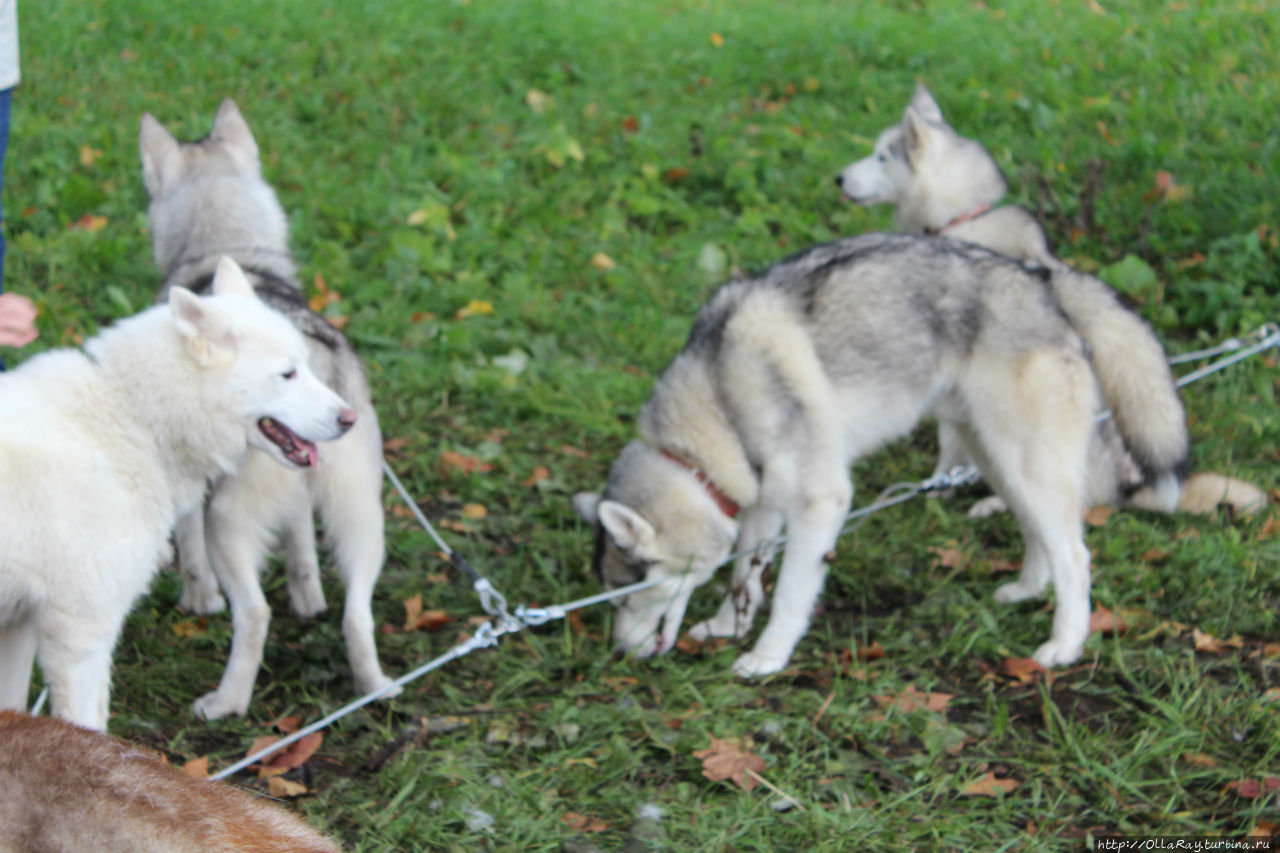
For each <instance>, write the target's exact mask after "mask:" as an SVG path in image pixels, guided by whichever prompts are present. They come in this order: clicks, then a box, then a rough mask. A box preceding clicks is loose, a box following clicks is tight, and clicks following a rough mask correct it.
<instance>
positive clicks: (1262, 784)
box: [1223, 776, 1280, 800]
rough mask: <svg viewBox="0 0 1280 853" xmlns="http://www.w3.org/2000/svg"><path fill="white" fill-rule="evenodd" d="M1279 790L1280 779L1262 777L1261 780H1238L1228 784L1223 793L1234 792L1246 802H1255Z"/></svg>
mask: <svg viewBox="0 0 1280 853" xmlns="http://www.w3.org/2000/svg"><path fill="white" fill-rule="evenodd" d="M1277 788H1280V779H1277V778H1276V777H1274V776H1263V777H1262V778H1261V779H1240V780H1239V781H1236V782H1228V783H1227V785H1226V787H1224V788H1223V791H1234V792H1235V793H1236V794H1237V795H1238V796H1241V797H1244V798H1245V799H1246V800H1256V799H1258V798H1259V797H1262V796H1265V795H1266V794H1270V793H1271V792H1272V791H1274V790H1276V789H1277Z"/></svg>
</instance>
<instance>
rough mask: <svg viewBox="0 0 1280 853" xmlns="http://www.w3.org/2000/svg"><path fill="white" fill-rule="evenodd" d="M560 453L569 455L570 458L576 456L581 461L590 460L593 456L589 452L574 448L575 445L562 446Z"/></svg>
mask: <svg viewBox="0 0 1280 853" xmlns="http://www.w3.org/2000/svg"><path fill="white" fill-rule="evenodd" d="M560 452H561V453H567V454H569V455H570V456H576V457H578V458H579V459H589V458H590V456H591V454H589V453H587V451H585V450H580V449H579V448H577V447H574V446H573V445H570V444H562V445H560Z"/></svg>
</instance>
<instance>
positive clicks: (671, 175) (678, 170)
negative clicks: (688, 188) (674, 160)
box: [662, 166, 689, 184]
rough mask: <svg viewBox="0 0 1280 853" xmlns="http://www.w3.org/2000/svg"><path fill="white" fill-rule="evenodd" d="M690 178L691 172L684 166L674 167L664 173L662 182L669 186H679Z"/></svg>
mask: <svg viewBox="0 0 1280 853" xmlns="http://www.w3.org/2000/svg"><path fill="white" fill-rule="evenodd" d="M687 177H689V170H688V169H686V168H684V167H683V166H672V167H671V168H670V169H667V171H665V172H663V173H662V180H663V181H665V182H667V183H668V184H678V183H680V182H681V181H683V180H684V179H685V178H687Z"/></svg>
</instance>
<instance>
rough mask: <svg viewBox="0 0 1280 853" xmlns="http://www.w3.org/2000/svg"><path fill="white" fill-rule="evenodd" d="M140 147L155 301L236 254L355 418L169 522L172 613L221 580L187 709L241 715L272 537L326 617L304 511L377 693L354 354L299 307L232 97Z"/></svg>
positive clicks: (244, 472) (201, 603) (368, 468)
mask: <svg viewBox="0 0 1280 853" xmlns="http://www.w3.org/2000/svg"><path fill="white" fill-rule="evenodd" d="M140 149H141V154H142V176H143V180H144V182H145V183H146V187H147V193H148V194H149V195H150V197H151V206H150V209H149V210H148V220H149V222H150V226H151V240H152V247H153V249H154V251H155V259H156V264H157V265H158V266H159V267H160V269H161V270H162V271H163V273H164V286H163V287H162V288H161V290H160V296H161V298H163V297H164V294H166V293H168V292H169V291H170V290H171V289H172V288H174V287H187V288H190V289H192V290H195V291H197V292H199V291H200V290H201V289H203V288H205V287H207V286H208V281H209V271H210V270H211V269H212V268H213V263H214V260H215V259H216V258H217V257H218V256H219V255H220V254H227V255H230V256H232V257H234V258H236V259H237V260H238V261H239V262H240V264H241V265H242V266H243V267H244V269H245V272H246V273H247V274H248V276H249V278H250V280H251V281H252V283H253V287H254V289H255V290H256V291H257V293H258V295H259V296H260V297H261V298H262V299H263V300H264V301H266V302H267V304H269V305H271V306H273V307H274V308H276V309H277V310H279V311H280V312H281V313H283V314H285V315H286V316H287V317H288V318H289V319H290V320H292V321H293V323H294V325H296V326H297V327H298V329H299V330H301V331H302V333H303V334H304V335H305V337H306V341H307V347H308V351H309V353H310V355H309V362H310V365H311V369H312V370H313V371H315V373H316V375H317V376H319V377H320V378H321V380H322V381H323V382H325V383H326V384H327V385H329V387H331V388H333V389H334V390H336V391H337V392H338V393H340V394H342V395H343V397H345V398H346V399H347V400H349V401H350V402H351V405H352V406H354V407H355V410H356V411H357V412H358V413H359V420H358V422H357V424H356V426H355V428H354V429H353V430H352V431H351V435H350V436H348V437H347V438H346V440H344V441H342V442H338V443H336V444H333V445H330V446H326V447H324V448H323V449H322V450H321V451H320V452H318V453H313V454H311V456H310V457H309V460H308V465H307V466H306V467H307V470H306V471H305V473H296V472H291V471H286V470H284V469H282V468H280V467H279V466H278V465H272V464H271V463H270V461H269V460H268V459H267V458H266V457H265V456H263V455H261V454H249V456H248V457H247V458H246V459H245V462H244V465H243V466H242V467H241V468H240V469H239V470H238V471H237V472H235V474H234V475H228V476H224V477H222V478H221V479H220V480H218V482H217V483H216V484H214V486H213V488H212V491H211V493H210V495H209V500H208V503H207V506H206V508H205V511H204V513H203V514H201V513H199V512H197V513H193V514H191V515H189V516H187V517H186V518H184V519H183V521H182V523H181V524H180V525H179V527H178V533H177V536H176V541H177V547H178V558H179V563H180V565H181V567H182V575H183V592H182V601H181V604H182V607H184V608H185V609H187V610H191V611H193V612H196V613H214V612H216V611H218V610H221V609H222V607H223V602H222V597H221V596H220V595H219V594H218V584H221V586H222V589H223V590H224V591H225V592H226V594H227V597H228V598H229V599H230V601H231V621H232V627H233V630H234V634H233V638H232V642H231V659H230V660H229V661H228V663H227V669H226V672H225V673H224V674H223V676H222V682H221V684H219V685H218V689H217V691H215V692H213V693H210V694H208V695H206V696H203V697H201V698H200V699H199V700H198V701H197V702H196V703H195V711H196V713H197V714H199V715H200V716H202V717H204V718H206V719H210V720H213V719H217V718H218V717H222V716H225V715H226V714H230V713H234V714H241V715H243V714H244V713H245V712H246V711H247V710H248V708H249V699H250V697H251V696H252V693H253V683H254V680H255V678H256V677H257V674H258V668H259V666H260V665H261V663H262V648H263V644H264V643H265V642H266V638H267V624H268V620H269V619H270V616H271V611H270V608H269V607H268V606H267V601H266V598H265V596H263V594H262V587H261V584H260V583H259V579H258V573H259V572H260V571H261V569H262V567H263V563H264V561H265V559H266V557H267V552H268V549H269V546H270V544H271V541H272V539H273V538H274V537H275V536H276V535H277V534H278V535H280V536H281V538H282V539H283V541H284V547H285V565H286V569H287V572H288V589H289V601H290V603H291V604H292V606H293V609H294V611H295V612H296V613H297V614H298V615H299V616H302V617H310V616H315V615H316V614H318V613H320V612H321V611H323V610H324V609H325V601H324V592H323V590H322V589H321V586H320V567H319V562H318V560H317V557H316V533H315V521H314V518H313V515H312V513H313V511H314V510H319V512H320V517H321V519H322V520H323V522H324V529H325V534H326V537H327V539H328V540H329V541H330V542H331V543H332V548H333V554H334V557H335V559H336V561H337V563H338V567H339V569H340V571H341V573H342V576H343V579H344V580H345V581H346V585H347V594H346V607H345V610H344V614H343V619H342V631H343V635H344V637H345V638H346V643H347V656H348V659H349V660H350V663H351V669H352V672H353V673H354V676H355V682H356V687H357V689H358V690H360V691H361V692H370V691H374V690H378V689H381V688H383V687H385V686H387V685H388V684H390V682H391V679H389V678H387V677H386V676H385V675H383V673H382V668H381V666H380V665H379V663H378V652H377V648H376V646H375V645H374V638H373V613H372V611H371V610H370V600H371V598H372V596H373V586H374V583H375V581H377V579H378V574H379V573H380V572H381V571H382V561H383V556H384V543H383V515H382V439H381V436H380V433H379V430H378V418H377V415H376V413H375V412H374V409H373V404H372V402H371V401H370V398H369V387H368V384H367V383H366V381H365V377H364V370H363V368H362V367H361V364H360V360H359V357H358V356H357V355H356V353H355V350H353V349H352V347H351V344H350V343H349V342H348V341H347V339H346V337H344V336H343V334H342V333H341V332H339V331H338V330H337V329H336V328H334V327H333V326H332V325H331V324H329V323H328V322H327V321H325V319H324V318H323V317H320V316H319V315H318V314H316V313H315V312H313V311H311V310H310V309H309V308H308V307H307V302H306V299H305V297H304V296H303V294H302V286H301V285H300V284H299V283H298V278H297V271H296V269H295V267H294V264H293V258H292V257H291V255H290V254H289V245H288V239H289V234H288V223H287V220H286V219H285V215H284V211H283V210H282V209H281V207H280V203H279V201H278V200H277V199H276V194H275V192H274V191H273V190H272V189H271V186H270V185H269V184H267V183H266V182H265V181H264V180H263V179H262V167H261V164H260V163H259V160H258V146H257V143H256V142H255V141H254V139H253V134H252V133H251V132H250V130H249V125H248V124H247V123H246V122H245V120H244V117H243V116H242V115H241V114H240V110H239V109H238V108H237V107H236V105H235V102H234V101H232V100H231V99H230V98H228V99H227V100H225V101H223V102H222V105H221V106H220V107H219V108H218V114H217V117H216V118H215V120H214V123H213V130H212V131H211V132H210V134H209V136H208V137H207V138H205V139H203V140H201V141H199V142H193V143H180V142H178V141H177V140H176V139H174V137H173V136H172V135H171V134H170V133H169V132H168V131H167V130H165V129H164V127H162V126H161V125H160V123H159V122H157V121H156V120H155V119H154V118H153V117H152V116H151V115H150V114H148V115H144V116H143V117H142V129H141V135H140ZM215 576H216V579H217V580H216V582H215V579H214V578H215ZM396 692H399V691H396ZM386 695H387V696H388V697H389V696H392V695H394V694H393V693H388V694H386Z"/></svg>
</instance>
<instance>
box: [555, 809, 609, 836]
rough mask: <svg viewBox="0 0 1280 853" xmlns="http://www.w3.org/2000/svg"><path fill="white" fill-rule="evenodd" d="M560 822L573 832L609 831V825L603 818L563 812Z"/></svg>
mask: <svg viewBox="0 0 1280 853" xmlns="http://www.w3.org/2000/svg"><path fill="white" fill-rule="evenodd" d="M560 822H561V823H563V824H564V825H565V826H567V827H569V828H570V829H572V830H573V831H574V832H605V831H607V830H608V829H609V824H608V823H606V822H605V821H604V819H603V818H598V817H591V816H589V815H584V814H578V813H577V812H565V813H564V814H562V815H560Z"/></svg>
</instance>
